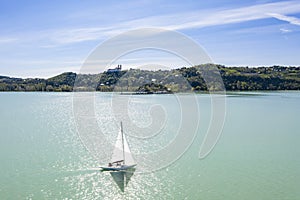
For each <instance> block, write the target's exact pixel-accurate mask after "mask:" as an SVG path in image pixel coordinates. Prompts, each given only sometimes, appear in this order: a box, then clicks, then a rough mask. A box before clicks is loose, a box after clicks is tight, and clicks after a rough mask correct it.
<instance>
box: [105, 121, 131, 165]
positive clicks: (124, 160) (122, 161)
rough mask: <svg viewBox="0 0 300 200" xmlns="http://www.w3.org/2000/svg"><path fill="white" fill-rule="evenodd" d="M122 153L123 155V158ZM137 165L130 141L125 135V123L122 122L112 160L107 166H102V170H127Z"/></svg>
mask: <svg viewBox="0 0 300 200" xmlns="http://www.w3.org/2000/svg"><path fill="white" fill-rule="evenodd" d="M120 142H121V144H120ZM120 150H121V151H122V153H121V152H120ZM120 154H121V155H122V157H121V158H120ZM135 166H136V163H135V162H134V160H133V157H132V155H131V152H130V149H129V146H128V143H127V141H126V138H125V136H124V132H123V125H122V122H121V127H120V132H119V135H118V138H117V141H116V145H115V149H114V151H113V156H112V160H111V162H110V163H109V164H108V166H107V167H101V171H126V170H129V169H132V168H134V167H135Z"/></svg>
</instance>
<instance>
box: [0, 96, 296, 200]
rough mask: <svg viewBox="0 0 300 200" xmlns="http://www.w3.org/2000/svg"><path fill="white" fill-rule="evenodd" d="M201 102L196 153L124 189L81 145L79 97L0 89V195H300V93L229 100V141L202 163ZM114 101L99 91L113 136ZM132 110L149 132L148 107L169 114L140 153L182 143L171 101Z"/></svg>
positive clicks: (205, 108) (98, 104)
mask: <svg viewBox="0 0 300 200" xmlns="http://www.w3.org/2000/svg"><path fill="white" fill-rule="evenodd" d="M196 98H197V101H198V103H199V110H200V112H201V118H200V119H201V120H200V125H199V131H198V132H197V137H196V138H195V141H194V142H193V143H192V145H191V147H190V148H189V149H188V150H187V151H186V152H185V153H184V154H183V156H182V157H180V158H179V159H178V160H176V161H175V162H174V163H172V164H170V165H168V166H167V167H164V168H163V169H160V170H157V171H154V172H152V173H146V174H145V173H136V174H134V175H133V177H132V178H131V180H130V182H129V184H128V186H127V187H126V189H125V192H124V193H123V192H121V191H120V190H119V188H118V187H117V186H116V183H115V182H114V181H113V180H112V178H111V176H110V174H108V173H101V172H100V171H99V170H97V167H99V165H101V164H102V165H103V164H105V162H103V163H101V162H99V160H97V159H95V158H94V156H93V155H91V153H90V152H89V151H88V150H87V149H86V148H85V147H84V145H83V144H82V142H81V140H80V139H79V136H78V132H77V128H76V127H77V126H76V121H75V118H74V113H73V94H72V93H0V111H1V112H0V130H1V132H0V163H1V164H0V167H1V170H0V199H206V200H207V199H213V200H216V199H230V200H232V199H270V200H276V199H293V200H294V199H299V198H300V191H299V189H298V188H299V185H300V168H299V166H300V156H299V155H300V131H299V130H300V123H299V118H300V104H299V102H300V92H272V93H270V92H268V93H235V94H230V95H228V96H227V98H226V110H227V112H226V120H225V125H224V129H223V132H222V135H221V137H220V140H219V142H218V144H217V145H216V146H215V148H214V149H213V151H212V152H211V153H210V154H209V156H208V157H206V158H204V159H202V160H199V159H198V155H199V147H200V144H201V142H202V140H203V136H204V134H205V133H206V130H207V128H208V125H209V122H210V117H211V108H210V106H211V101H210V96H209V95H207V94H199V95H196ZM110 100H111V94H108V93H97V94H95V108H96V109H95V114H96V117H97V119H98V124H99V126H101V129H103V131H107V132H109V133H110V132H111V133H112V135H113V133H114V132H115V130H114V128H109V127H110V125H115V124H116V123H115V122H113V120H112V119H113V116H110V113H105V111H106V108H107V105H106V104H109V102H110ZM138 102H139V103H138ZM130 105H132V106H130V108H129V111H128V112H130V113H129V116H130V117H131V118H130V120H132V121H134V122H135V123H140V124H141V127H142V128H143V127H147V125H148V124H149V123H151V120H153V119H151V115H149V113H147V112H142V110H143V108H147V109H148V107H147V106H141V105H148V106H149V105H150V106H151V105H162V107H163V108H164V110H165V112H166V113H169V115H167V116H166V122H165V128H164V129H163V130H162V131H161V132H159V135H157V136H155V137H154V138H151V139H149V140H146V141H143V142H137V140H134V139H132V138H130V137H129V138H128V141H129V143H130V144H131V147H132V151H133V153H138V152H140V151H145V152H147V151H150V152H151V151H155V149H159V148H162V147H163V146H164V145H166V144H167V143H168V141H169V140H171V139H172V138H174V137H175V136H174V135H173V133H174V130H176V129H178V124H177V123H174V122H176V120H178V119H177V117H179V116H180V114H179V112H180V109H178V104H176V102H175V100H174V98H173V96H172V95H149V96H133V97H132V101H131V102H130ZM139 120H140V121H139ZM191 120H192V119H191ZM110 123H111V124H110ZM127 129H128V130H129V127H127ZM125 130H126V125H125ZM186 131H187V132H188V131H192V130H186ZM175 132H176V131H175ZM86 134H88V130H87V133H86ZM113 138H114V137H113V136H112V138H111V140H113ZM157 159H159V158H157ZM137 167H138V166H137Z"/></svg>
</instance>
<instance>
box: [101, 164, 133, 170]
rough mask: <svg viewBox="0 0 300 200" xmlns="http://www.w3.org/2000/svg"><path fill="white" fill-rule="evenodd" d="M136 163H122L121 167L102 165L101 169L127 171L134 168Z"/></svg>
mask: <svg viewBox="0 0 300 200" xmlns="http://www.w3.org/2000/svg"><path fill="white" fill-rule="evenodd" d="M135 166H136V165H121V166H119V167H100V168H101V171H126V170H128V169H131V168H134V167H135Z"/></svg>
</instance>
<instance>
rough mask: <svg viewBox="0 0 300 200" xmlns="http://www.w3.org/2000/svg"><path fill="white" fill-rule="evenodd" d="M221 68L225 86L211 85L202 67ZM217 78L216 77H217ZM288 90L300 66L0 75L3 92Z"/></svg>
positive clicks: (299, 78) (299, 82) (299, 81)
mask: <svg viewBox="0 0 300 200" xmlns="http://www.w3.org/2000/svg"><path fill="white" fill-rule="evenodd" d="M210 67H214V68H215V69H218V71H219V73H220V74H219V75H220V76H221V78H222V80H223V83H222V84H224V86H222V85H220V84H219V83H217V84H215V85H213V86H210V87H213V88H207V85H206V83H205V81H204V79H203V77H202V75H201V70H202V71H203V69H205V68H207V69H208V70H209V69H210ZM213 78H214V77H213ZM222 90H226V91H287V90H300V67H283V66H271V67H258V68H248V67H225V66H223V65H216V64H204V65H198V66H194V67H189V68H186V67H182V68H178V69H172V70H158V71H148V70H140V69H130V70H122V71H121V70H120V71H114V72H109V71H107V72H103V73H99V74H76V73H73V72H65V73H62V74H60V75H57V76H54V77H52V78H49V79H41V78H25V79H23V78H12V77H7V76H0V91H1V92H34V91H39V92H72V91H82V92H88V91H99V92H120V93H122V92H123V93H131V94H136V95H147V94H172V93H181V92H196V93H198V92H208V91H222Z"/></svg>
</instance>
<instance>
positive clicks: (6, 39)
mask: <svg viewBox="0 0 300 200" xmlns="http://www.w3.org/2000/svg"><path fill="white" fill-rule="evenodd" d="M17 40H18V39H17V38H9V37H0V44H4V43H11V42H16V41H17Z"/></svg>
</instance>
